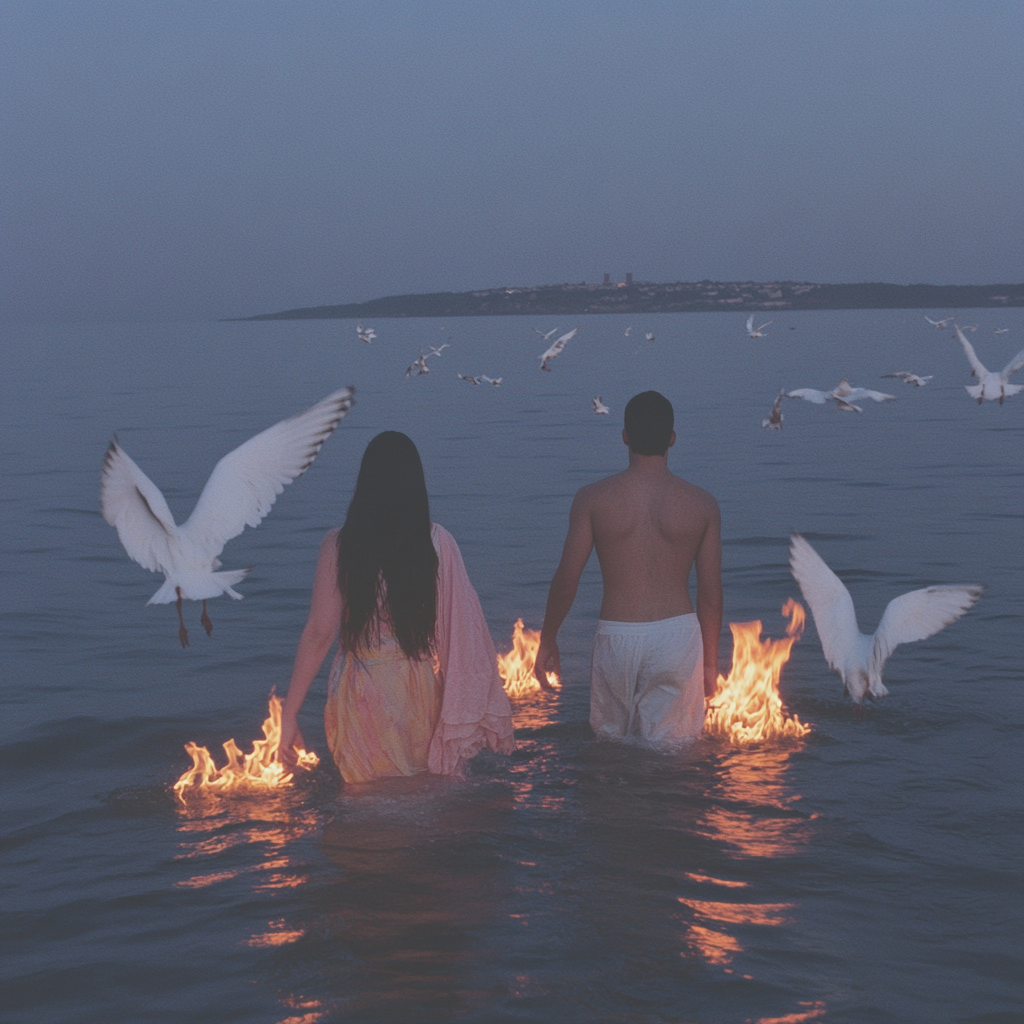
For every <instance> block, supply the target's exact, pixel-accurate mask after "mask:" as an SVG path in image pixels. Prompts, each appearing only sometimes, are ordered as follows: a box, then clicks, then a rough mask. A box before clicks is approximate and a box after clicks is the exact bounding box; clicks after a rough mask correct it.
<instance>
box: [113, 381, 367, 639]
mask: <svg viewBox="0 0 1024 1024" xmlns="http://www.w3.org/2000/svg"><path fill="white" fill-rule="evenodd" d="M354 393H355V389H354V388H342V389H341V390H340V391H335V392H334V393H333V394H331V395H328V396H327V397H326V398H325V399H324V400H323V401H322V402H318V403H317V404H316V405H314V406H313V407H312V408H311V409H307V410H306V411H305V412H302V413H299V415H298V416H293V417H291V419H287V420H281V422H280V423H276V424H274V426H272V427H270V428H268V429H267V430H264V431H263V432H262V433H260V434H257V435H256V436H255V437H251V438H249V440H248V441H246V442H245V443H244V444H241V445H239V446H238V447H237V448H236V449H235V450H234V451H232V452H229V453H228V454H227V455H225V456H224V458H222V459H221V460H220V462H218V463H217V465H216V466H214V468H213V472H212V473H211V474H210V478H209V480H207V481H206V486H205V487H204V488H203V492H202V494H200V495H199V500H198V501H197V502H196V507H195V508H194V509H193V511H192V515H190V516H189V517H188V519H187V520H186V521H185V522H184V523H182V524H181V525H180V526H178V525H177V524H176V523H175V522H174V516H172V515H171V510H170V509H169V508H168V507H167V502H166V500H165V499H164V496H163V494H161V493H160V489H159V488H158V487H157V486H156V484H154V483H153V482H152V480H150V479H149V477H147V476H146V474H145V473H143V472H142V470H141V469H139V467H138V466H137V465H136V464H135V463H134V462H133V461H132V460H131V458H129V456H128V454H127V453H126V452H125V450H124V449H123V448H122V447H121V446H120V444H118V441H117V438H116V437H115V438H114V440H113V441H111V442H110V447H109V448H108V449H107V454H106V456H105V457H104V459H103V472H102V474H101V477H100V507H101V509H102V510H103V518H104V519H105V520H106V521H107V522H108V523H109V524H110V525H111V526H114V527H116V528H117V535H118V537H119V538H120V540H121V543H122V544H123V545H124V549H125V551H127V552H128V555H129V556H130V557H131V558H132V560H133V561H136V562H138V563H139V565H141V566H142V567H143V568H144V569H149V570H150V572H162V573H163V574H164V577H165V579H164V583H163V585H162V586H161V587H160V589H159V590H158V591H157V592H156V593H155V594H154V595H153V596H152V597H151V598H150V599H149V600H148V601H147V602H146V603H147V604H170V603H171V602H172V601H174V602H176V604H177V608H178V639H179V640H180V641H181V645H182V647H187V646H188V630H187V629H185V621H184V619H183V618H182V614H181V603H182V601H183V600H185V599H187V600H189V601H202V602H203V614H202V617H201V619H200V621H201V622H202V624H203V626H204V627H205V629H206V632H207V633H208V634H209V633H210V632H211V631H212V630H213V623H212V622H211V621H210V617H209V616H208V615H207V613H206V602H207V600H208V599H210V598H213V597H219V596H220V595H221V594H228V595H229V596H230V597H233V598H235V599H236V600H241V598H242V595H241V594H239V593H237V592H236V591H235V590H233V589H232V588H233V587H234V585H235V584H237V583H239V582H241V580H242V579H243V578H244V577H245V576H246V574H247V573H248V572H249V570H248V569H234V570H231V571H228V572H216V571H215V570H217V569H219V568H220V565H221V562H220V559H219V558H218V557H217V556H218V555H219V554H220V553H221V551H222V550H223V549H224V545H225V544H226V543H227V542H228V541H229V540H231V539H232V537H237V536H238V535H239V534H240V533H241V532H242V531H243V530H244V529H245V528H246V527H247V526H258V525H259V523H260V522H261V521H262V519H263V517H264V516H265V515H266V514H267V513H268V512H269V511H270V509H271V507H272V506H273V504H274V502H275V501H276V500H277V496H278V495H279V494H280V493H281V491H283V490H284V486H285V484H289V483H291V482H292V480H294V479H295V478H296V477H298V476H301V475H302V474H303V473H304V472H305V471H306V470H307V469H308V468H309V466H310V463H312V461H313V459H314V458H316V455H317V453H318V452H319V451H320V447H321V446H322V445H323V443H324V441H325V440H326V439H327V438H328V437H329V436H330V434H331V432H332V431H333V430H334V428H335V427H336V426H337V425H338V424H339V423H340V422H341V420H342V418H343V417H344V415H345V414H346V413H347V412H348V410H349V409H350V408H351V407H352V404H353V401H354V399H353V397H352V396H353V394H354Z"/></svg>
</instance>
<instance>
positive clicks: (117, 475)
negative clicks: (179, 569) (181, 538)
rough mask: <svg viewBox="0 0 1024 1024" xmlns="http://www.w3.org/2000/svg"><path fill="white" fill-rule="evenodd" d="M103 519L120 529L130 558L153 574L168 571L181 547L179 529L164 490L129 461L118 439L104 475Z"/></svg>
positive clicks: (118, 531) (109, 451)
mask: <svg viewBox="0 0 1024 1024" xmlns="http://www.w3.org/2000/svg"><path fill="white" fill-rule="evenodd" d="M100 508H101V509H102V511H103V518H104V519H105V520H106V521H107V522H108V523H109V524H110V525H111V526H114V527H116V528H117V536H118V538H119V539H120V541H121V543H122V544H123V545H124V549H125V551H127V552H128V557H129V558H131V559H132V561H134V562H138V563H139V565H141V566H142V567H143V568H144V569H149V571H150V572H159V571H166V569H167V567H168V566H170V564H171V562H172V561H173V558H174V554H173V550H172V548H175V549H176V547H177V540H178V527H177V526H175V524H174V516H172V515H171V510H170V509H169V508H168V507H167V502H166V501H165V500H164V496H163V494H161V493H160V488H159V487H157V485H156V484H155V483H153V481H152V480H150V479H149V477H148V476H146V474H145V473H143V472H142V470H141V469H139V467H138V466H137V465H136V464H135V463H134V462H133V461H132V460H131V459H130V458H129V456H128V454H127V452H125V450H124V449H123V448H122V447H121V446H120V445H119V444H118V443H117V439H116V438H115V439H114V440H113V441H111V442H110V447H109V448H108V449H107V454H106V456H105V457H104V459H103V471H102V474H101V475H100Z"/></svg>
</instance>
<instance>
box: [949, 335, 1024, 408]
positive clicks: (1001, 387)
mask: <svg viewBox="0 0 1024 1024" xmlns="http://www.w3.org/2000/svg"><path fill="white" fill-rule="evenodd" d="M956 336H957V340H958V341H959V342H960V347H961V348H962V349H963V350H964V355H966V356H967V361H968V362H969V363H970V364H971V376H973V377H977V378H978V380H979V381H980V382H981V383H980V384H965V385H964V387H965V388H966V389H967V393H968V394H969V395H970V396H971V398H976V399H977V400H978V405H981V403H982V402H998V403H999V404H1000V405H1002V404H1003V399H1004V398H1009V397H1010V395H1016V394H1017V393H1018V392H1020V391H1024V384H1009V383H1007V381H1009V379H1010V374H1011V373H1016V372H1017V371H1018V370H1019V369H1020V368H1021V367H1022V366H1024V349H1021V350H1020V352H1018V353H1017V354H1016V355H1015V356H1014V357H1013V358H1012V359H1011V360H1010V361H1009V362H1008V363H1007V364H1006V366H1005V367H1003V369H1002V370H1001V371H1000V372H999V373H996V372H995V370H987V369H985V367H984V366H983V365H982V363H981V360H980V359H979V358H978V357H977V356H976V355H975V354H974V347H973V346H972V345H971V343H970V342H969V341H968V340H967V338H966V337H965V336H964V332H963V331H961V330H960V328H959V327H957V328H956Z"/></svg>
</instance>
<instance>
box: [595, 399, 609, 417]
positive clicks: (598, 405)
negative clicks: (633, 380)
mask: <svg viewBox="0 0 1024 1024" xmlns="http://www.w3.org/2000/svg"><path fill="white" fill-rule="evenodd" d="M591 401H592V402H593V403H594V412H596V413H597V415H598V416H607V415H608V413H609V412H610V410H609V408H608V406H607V405H605V404H604V402H602V401H601V396H600V395H595V396H594V397H593V398H592V399H591Z"/></svg>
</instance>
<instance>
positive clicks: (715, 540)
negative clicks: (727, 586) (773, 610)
mask: <svg viewBox="0 0 1024 1024" xmlns="http://www.w3.org/2000/svg"><path fill="white" fill-rule="evenodd" d="M710 500H711V514H710V516H709V519H708V525H707V527H706V529H705V530H704V536H703V538H701V542H700V547H699V548H697V558H696V560H695V561H696V566H697V621H698V622H699V623H700V636H701V640H702V642H703V644H704V696H705V697H713V696H714V694H715V690H716V689H717V687H718V638H719V636H720V635H721V632H722V515H721V513H720V512H719V510H718V502H717V501H715V499H714V498H711V499H710Z"/></svg>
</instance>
